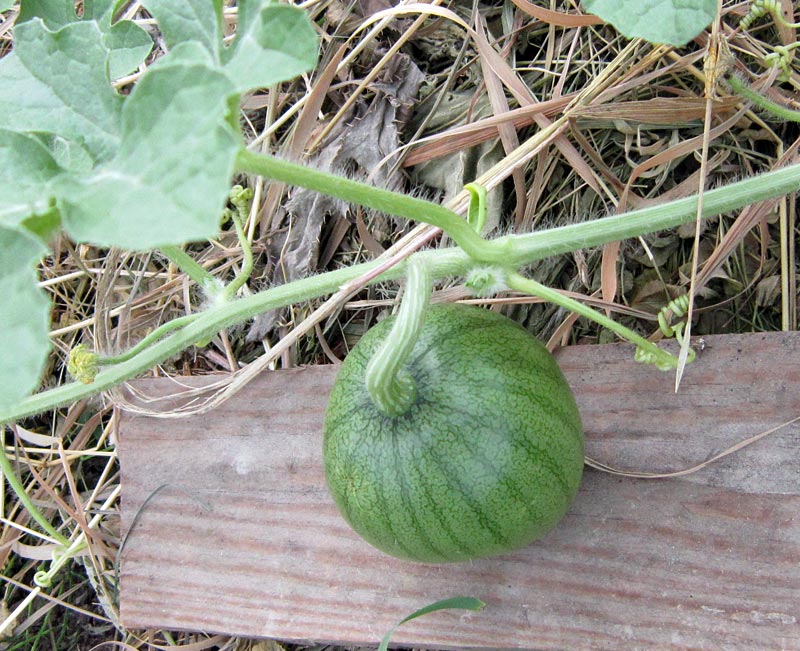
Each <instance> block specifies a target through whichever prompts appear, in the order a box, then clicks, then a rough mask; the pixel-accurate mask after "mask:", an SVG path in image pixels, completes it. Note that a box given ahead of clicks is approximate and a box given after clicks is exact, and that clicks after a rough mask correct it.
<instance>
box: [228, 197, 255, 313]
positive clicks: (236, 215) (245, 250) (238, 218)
mask: <svg viewBox="0 0 800 651" xmlns="http://www.w3.org/2000/svg"><path fill="white" fill-rule="evenodd" d="M252 198H253V190H252V188H243V187H242V186H241V185H234V186H233V188H231V193H230V202H231V203H232V204H233V207H234V208H235V210H226V214H227V216H228V217H230V219H231V221H232V222H233V226H234V228H235V229H236V237H237V238H238V239H239V245H240V246H241V247H242V256H243V260H242V269H241V271H240V272H239V273H238V274H236V277H235V278H234V279H233V280H232V281H231V283H230V284H229V285H228V286H227V287H226V288H225V290H224V292H223V296H224V298H225V300H231V299H233V298H234V297H235V296H236V292H238V291H239V289H241V288H242V286H243V285H244V284H245V283H246V282H247V281H248V280H250V275H251V274H252V273H253V248H252V247H251V246H250V242H249V241H248V239H247V233H245V232H244V224H245V222H246V221H247V215H248V214H249V212H250V201H251V199H252Z"/></svg>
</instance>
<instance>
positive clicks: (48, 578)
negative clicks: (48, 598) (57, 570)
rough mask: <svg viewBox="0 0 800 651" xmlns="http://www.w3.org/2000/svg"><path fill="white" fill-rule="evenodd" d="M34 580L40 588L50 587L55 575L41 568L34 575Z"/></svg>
mask: <svg viewBox="0 0 800 651" xmlns="http://www.w3.org/2000/svg"><path fill="white" fill-rule="evenodd" d="M33 582H34V584H36V585H38V586H39V587H40V588H49V587H50V586H52V585H53V575H52V574H51V573H50V572H47V571H45V570H39V571H38V572H36V574H34V575H33Z"/></svg>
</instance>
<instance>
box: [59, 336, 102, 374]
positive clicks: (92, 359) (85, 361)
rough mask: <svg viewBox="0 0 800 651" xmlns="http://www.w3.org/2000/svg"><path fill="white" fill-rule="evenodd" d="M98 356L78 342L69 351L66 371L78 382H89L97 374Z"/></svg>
mask: <svg viewBox="0 0 800 651" xmlns="http://www.w3.org/2000/svg"><path fill="white" fill-rule="evenodd" d="M99 360H100V356H99V355H98V354H97V353H95V352H94V351H93V350H91V349H90V348H89V347H88V346H87V345H86V344H78V345H77V346H75V348H73V349H72V350H71V351H69V359H68V360H67V371H68V372H69V374H70V375H71V376H72V377H74V378H75V379H76V380H78V382H82V383H83V384H91V383H92V382H94V378H95V377H96V376H97V372H98V369H99Z"/></svg>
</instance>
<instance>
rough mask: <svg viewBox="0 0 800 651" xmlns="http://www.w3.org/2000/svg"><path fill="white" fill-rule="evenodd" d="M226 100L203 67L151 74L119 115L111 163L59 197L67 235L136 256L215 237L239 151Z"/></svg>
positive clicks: (226, 84)
mask: <svg viewBox="0 0 800 651" xmlns="http://www.w3.org/2000/svg"><path fill="white" fill-rule="evenodd" d="M232 96H235V94H234V92H233V88H232V86H231V84H230V81H229V80H228V78H227V77H226V76H225V75H223V74H222V73H220V72H217V71H215V70H213V69H209V68H208V67H206V66H203V65H189V64H185V65H173V66H164V67H163V68H156V69H153V70H151V71H150V73H149V74H148V75H147V76H146V77H144V78H143V79H142V80H141V81H140V82H139V84H138V85H137V86H136V88H135V89H134V91H133V93H132V94H131V96H130V98H129V99H128V101H127V102H126V104H125V107H124V109H123V116H122V122H123V129H122V131H123V138H122V143H121V145H120V149H119V152H118V153H117V156H116V157H115V158H114V159H113V160H112V161H110V163H109V164H107V165H104V166H101V167H100V168H98V170H97V171H96V173H95V174H93V175H92V176H90V177H88V178H86V179H82V180H81V183H80V187H79V188H76V189H74V190H71V191H70V190H65V192H66V193H68V194H69V198H68V200H67V201H66V202H65V205H64V221H65V225H66V228H67V231H68V232H69V233H70V235H72V236H73V237H75V238H76V239H78V240H82V241H91V242H94V243H96V244H101V245H106V246H112V245H113V246H121V247H124V248H127V249H136V250H142V249H149V248H155V247H159V246H163V245H167V244H172V243H175V242H186V241H191V240H199V239H202V238H208V237H213V236H214V235H216V233H217V232H218V230H219V220H220V215H221V214H222V209H223V208H224V205H225V201H226V199H227V196H228V191H229V189H230V178H231V176H232V174H233V163H234V160H235V157H236V153H237V151H238V150H239V148H240V147H241V145H242V143H241V140H240V138H239V135H238V134H237V133H236V131H235V130H234V129H233V128H232V127H231V126H230V123H229V117H230V110H231V105H230V101H229V98H231V97H232Z"/></svg>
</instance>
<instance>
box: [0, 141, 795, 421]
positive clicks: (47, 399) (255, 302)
mask: <svg viewBox="0 0 800 651" xmlns="http://www.w3.org/2000/svg"><path fill="white" fill-rule="evenodd" d="M239 158H240V162H242V163H243V164H242V166H241V171H245V172H253V173H257V172H263V173H265V174H269V175H270V176H271V177H272V178H277V179H278V180H285V181H287V182H293V183H295V184H297V185H303V187H310V188H311V189H317V190H322V191H325V192H327V191H328V189H329V188H328V185H326V184H329V185H330V186H331V189H333V190H335V191H336V194H335V196H339V197H341V198H343V199H345V200H348V201H352V202H354V203H361V204H362V205H367V206H373V207H377V208H378V209H380V210H385V211H387V212H390V213H393V214H403V215H408V216H410V217H411V218H414V219H416V220H418V221H423V222H426V223H432V224H434V225H440V224H442V223H443V221H444V223H445V224H447V225H449V220H453V219H456V220H458V222H459V223H460V224H463V228H460V227H459V228H458V232H459V237H460V239H461V240H462V242H463V241H467V242H470V243H471V244H472V246H471V249H470V250H472V251H475V250H476V249H477V251H478V256H477V258H475V259H478V260H482V261H489V262H492V261H493V260H499V261H500V264H501V265H502V266H504V267H510V268H515V269H516V268H519V267H521V266H522V265H524V264H528V263H531V262H533V261H535V260H539V259H542V258H545V257H548V256H552V255H558V254H561V253H566V252H569V251H573V250H575V249H579V248H587V247H592V246H599V245H602V244H605V243H607V242H613V241H616V240H621V239H627V238H630V237H637V236H639V235H644V234H646V233H652V232H655V231H659V230H664V229H667V228H673V227H675V226H678V225H680V224H683V223H686V222H689V221H692V220H693V219H695V217H696V207H697V197H696V196H691V197H687V198H685V199H679V200H677V201H671V202H669V203H665V204H661V205H658V206H653V207H648V208H644V209H640V210H635V211H632V212H629V213H624V214H621V215H614V216H611V217H605V218H602V219H597V220H594V221H589V222H584V223H577V224H570V225H569V226H563V227H560V228H554V229H550V230H546V231H540V232H536V233H528V234H524V235H510V236H506V237H501V238H498V239H495V240H483V239H481V238H480V237H479V236H478V235H477V234H476V233H475V231H474V230H473V229H472V227H471V226H470V225H469V224H468V223H467V222H466V221H461V220H460V218H459V217H458V216H457V215H456V214H455V213H453V212H452V211H450V210H449V209H447V208H443V207H442V206H438V205H437V204H432V203H430V202H427V201H423V200H420V199H414V198H411V197H406V196H404V195H398V194H395V193H391V192H388V191H386V190H382V189H379V188H374V187H372V186H369V185H366V184H362V183H357V182H355V181H350V180H343V179H340V178H339V177H335V176H333V175H330V174H326V173H324V172H320V171H318V170H310V171H309V172H310V174H309V175H305V174H303V175H299V176H297V177H295V176H293V173H294V172H296V171H297V169H298V168H299V169H302V170H305V169H306V168H302V167H300V166H297V165H292V164H290V163H287V162H286V161H281V160H279V159H275V158H272V157H269V156H265V155H258V154H251V153H247V154H244V153H243V154H242V155H241V156H240V157H239ZM320 185H322V187H320ZM334 186H335V187H334ZM798 188H800V164H796V165H791V166H788V167H785V168H782V169H779V170H775V171H772V172H769V173H767V174H763V175H760V176H756V177H752V178H749V179H745V180H742V181H739V182H737V183H732V184H730V185H728V186H725V187H722V188H716V189H714V190H709V191H707V192H706V193H705V198H704V203H703V216H705V217H707V216H711V215H717V214H720V213H724V212H728V211H732V210H737V209H739V208H742V207H743V206H746V205H748V204H751V203H755V202H758V201H763V200H766V199H771V198H775V197H778V196H781V195H784V194H788V193H791V192H795V191H796V190H797V189H798ZM332 194H333V192H332ZM431 215H433V217H431ZM466 233H469V235H467V234H466ZM451 234H452V233H451ZM454 239H455V238H454ZM468 246H469V245H468ZM486 253H488V256H486V255H482V254H486ZM419 255H420V256H421V257H422V259H423V261H424V262H425V264H426V266H427V269H428V270H429V273H430V276H431V279H432V280H435V279H438V278H444V277H452V276H463V275H465V274H466V273H467V272H468V271H469V270H470V269H471V268H472V267H473V266H474V259H473V258H472V257H470V256H469V255H468V254H467V253H466V252H465V251H464V250H462V249H461V248H458V247H454V248H447V249H440V250H431V251H424V252H421V253H420V254H419ZM382 264H383V261H380V260H378V261H373V262H368V263H364V264H360V265H355V266H352V267H347V268H343V269H338V270H336V271H331V272H327V273H324V274H320V275H318V276H312V277H310V278H304V279H301V280H298V281H295V282H292V283H289V284H286V285H283V286H280V287H274V288H271V289H268V290H265V291H263V292H259V293H258V294H254V295H252V296H247V297H243V298H239V299H236V300H231V301H227V302H222V303H218V304H214V305H212V306H209V307H208V308H207V309H206V310H205V311H204V312H201V313H199V314H198V315H196V317H194V318H192V320H191V321H190V322H189V323H187V324H186V325H184V326H183V327H181V328H179V329H177V330H175V331H173V332H167V331H166V330H167V329H165V330H162V331H161V333H163V334H164V335H166V336H164V337H163V338H161V339H158V340H153V342H152V344H151V345H149V346H147V347H145V348H144V349H143V350H140V351H139V352H138V354H136V356H135V357H133V358H131V359H127V360H125V361H123V362H120V363H119V364H115V365H114V366H111V367H108V368H103V369H102V370H100V372H99V373H98V374H97V376H96V378H95V379H94V382H92V383H90V384H83V383H81V382H74V383H70V384H66V385H63V386H60V387H57V388H55V389H50V390H47V391H43V392H41V393H39V394H36V395H33V396H30V397H28V398H25V399H24V400H21V401H19V402H18V403H17V404H15V405H12V406H9V407H5V408H3V409H0V423H8V422H12V421H15V420H18V419H20V418H23V417H25V416H29V415H32V414H36V413H40V412H42V411H45V410H47V409H52V408H54V407H56V406H59V405H63V404H66V403H69V402H74V401H75V400H80V399H82V398H86V397H88V396H91V395H94V394H97V393H100V392H102V391H105V390H107V389H109V388H112V387H114V386H116V385H118V384H120V383H121V382H124V381H125V380H128V379H130V378H133V377H135V376H137V375H139V374H141V373H143V372H145V371H146V370H147V369H149V368H152V367H153V366H155V365H156V364H158V363H160V362H162V361H163V360H165V359H167V358H169V357H170V356H172V355H176V354H177V353H179V352H180V351H181V350H183V349H185V348H187V347H189V346H191V345H193V344H194V343H196V342H198V341H202V340H204V339H207V338H208V337H211V336H213V335H214V334H216V333H217V332H219V331H220V330H222V329H224V328H226V327H228V326H230V325H233V324H235V323H241V322H243V321H246V320H248V319H250V318H252V317H254V316H255V315H257V314H259V313H261V312H264V311H266V310H269V309H274V308H278V307H283V306H286V305H290V304H293V303H298V302H302V301H306V300H310V299H314V298H318V297H320V296H324V295H326V294H330V293H333V292H335V291H337V290H338V289H339V288H340V287H341V286H342V285H344V284H345V283H349V282H352V281H354V280H356V279H358V278H360V277H361V276H364V275H365V274H368V273H370V272H373V271H374V270H375V269H376V268H379V267H380V266H381V265H382ZM404 274H405V265H403V264H399V265H397V266H395V267H393V268H390V269H388V270H386V271H384V272H383V273H381V274H380V275H377V276H376V277H374V278H371V279H370V281H369V282H370V283H374V282H379V281H384V280H392V279H397V278H400V277H402V276H403V275H404Z"/></svg>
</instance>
